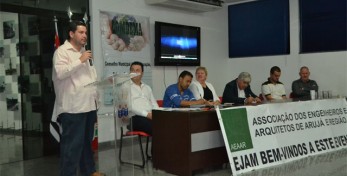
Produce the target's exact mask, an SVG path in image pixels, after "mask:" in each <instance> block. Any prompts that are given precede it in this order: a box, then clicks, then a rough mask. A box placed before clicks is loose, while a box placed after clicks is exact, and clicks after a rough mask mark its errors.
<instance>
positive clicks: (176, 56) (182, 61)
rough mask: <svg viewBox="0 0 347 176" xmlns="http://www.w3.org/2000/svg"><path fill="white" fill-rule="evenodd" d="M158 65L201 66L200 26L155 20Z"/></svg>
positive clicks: (156, 61)
mask: <svg viewBox="0 0 347 176" xmlns="http://www.w3.org/2000/svg"><path fill="white" fill-rule="evenodd" d="M154 65H156V66H200V27H194V26H186V25H179V24H171V23H164V22H158V21H156V22H155V62H154Z"/></svg>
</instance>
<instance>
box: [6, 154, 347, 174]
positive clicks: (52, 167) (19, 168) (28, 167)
mask: <svg viewBox="0 0 347 176" xmlns="http://www.w3.org/2000/svg"><path fill="white" fill-rule="evenodd" d="M132 151H134V152H132ZM2 154H3V151H2ZM124 154H125V155H126V156H127V157H126V156H124V159H131V158H134V159H135V158H136V159H135V160H136V161H140V159H139V150H138V148H133V149H132V148H131V147H125V149H124ZM117 155H118V153H116V152H115V149H113V148H108V149H103V150H102V151H99V153H98V155H97V156H96V160H97V163H98V167H99V170H100V171H102V172H104V173H106V174H107V175H108V176H115V175H121V176H131V175H134V176H142V175H143V176H147V175H148V176H150V175H158V176H160V175H170V174H168V173H165V172H164V171H160V170H155V169H153V168H152V162H151V161H148V162H147V163H146V166H145V168H144V169H140V168H138V167H132V166H130V165H121V166H119V164H118V166H117V167H116V161H118V159H116V158H117ZM58 163H59V157H58V156H49V157H42V158H38V159H32V160H27V161H19V162H12V163H8V164H1V165H0V176H58V175H59V164H58ZM116 168H118V169H117V170H118V174H116ZM195 175H211V176H227V175H231V171H230V167H229V166H228V165H225V166H221V167H218V168H206V169H204V170H201V171H197V172H196V173H195ZM301 175H302V176H346V175H347V149H343V150H339V151H336V152H331V153H326V154H323V155H316V156H312V157H306V158H304V159H301V160H297V161H294V162H290V163H287V164H282V165H279V166H276V167H270V168H266V169H261V170H256V171H251V172H249V173H246V174H243V176H301Z"/></svg>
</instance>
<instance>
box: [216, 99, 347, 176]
mask: <svg viewBox="0 0 347 176" xmlns="http://www.w3.org/2000/svg"><path fill="white" fill-rule="evenodd" d="M217 114H218V119H219V122H220V125H221V129H222V134H223V138H224V142H225V145H226V148H227V152H228V157H229V161H230V164H231V169H232V172H233V174H240V173H244V172H247V171H251V170H254V169H259V168H264V167H269V166H274V165H278V164H282V163H285V162H289V161H293V160H297V159H301V158H304V157H307V156H310V155H315V154H320V153H325V152H330V151H335V150H339V149H342V148H346V147H347V120H346V118H347V102H346V100H345V99H327V100H314V101H301V102H287V103H278V104H262V105H258V106H243V107H232V108H225V109H220V110H219V111H218V110H217Z"/></svg>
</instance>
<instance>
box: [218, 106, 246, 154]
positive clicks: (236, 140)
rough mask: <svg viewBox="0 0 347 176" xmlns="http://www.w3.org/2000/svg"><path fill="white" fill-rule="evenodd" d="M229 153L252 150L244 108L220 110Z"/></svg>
mask: <svg viewBox="0 0 347 176" xmlns="http://www.w3.org/2000/svg"><path fill="white" fill-rule="evenodd" d="M220 112H221V116H222V120H223V124H224V129H225V133H226V135H227V138H228V142H229V145H230V146H229V147H230V151H231V152H236V151H241V150H246V149H250V148H253V143H252V138H251V133H250V131H249V126H248V118H247V111H246V108H240V109H225V110H221V111H220Z"/></svg>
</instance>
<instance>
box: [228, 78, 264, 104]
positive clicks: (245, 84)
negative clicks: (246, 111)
mask: <svg viewBox="0 0 347 176" xmlns="http://www.w3.org/2000/svg"><path fill="white" fill-rule="evenodd" d="M250 82H251V75H250V74H249V73H248V72H241V73H240V74H239V76H238V77H237V78H236V79H234V80H233V81H231V82H229V83H228V84H227V85H226V86H225V89H224V92H223V103H234V104H236V105H244V104H246V105H247V104H257V103H260V102H261V100H260V99H259V97H257V95H255V94H254V93H253V92H252V90H251V86H250V85H249V84H250Z"/></svg>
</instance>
